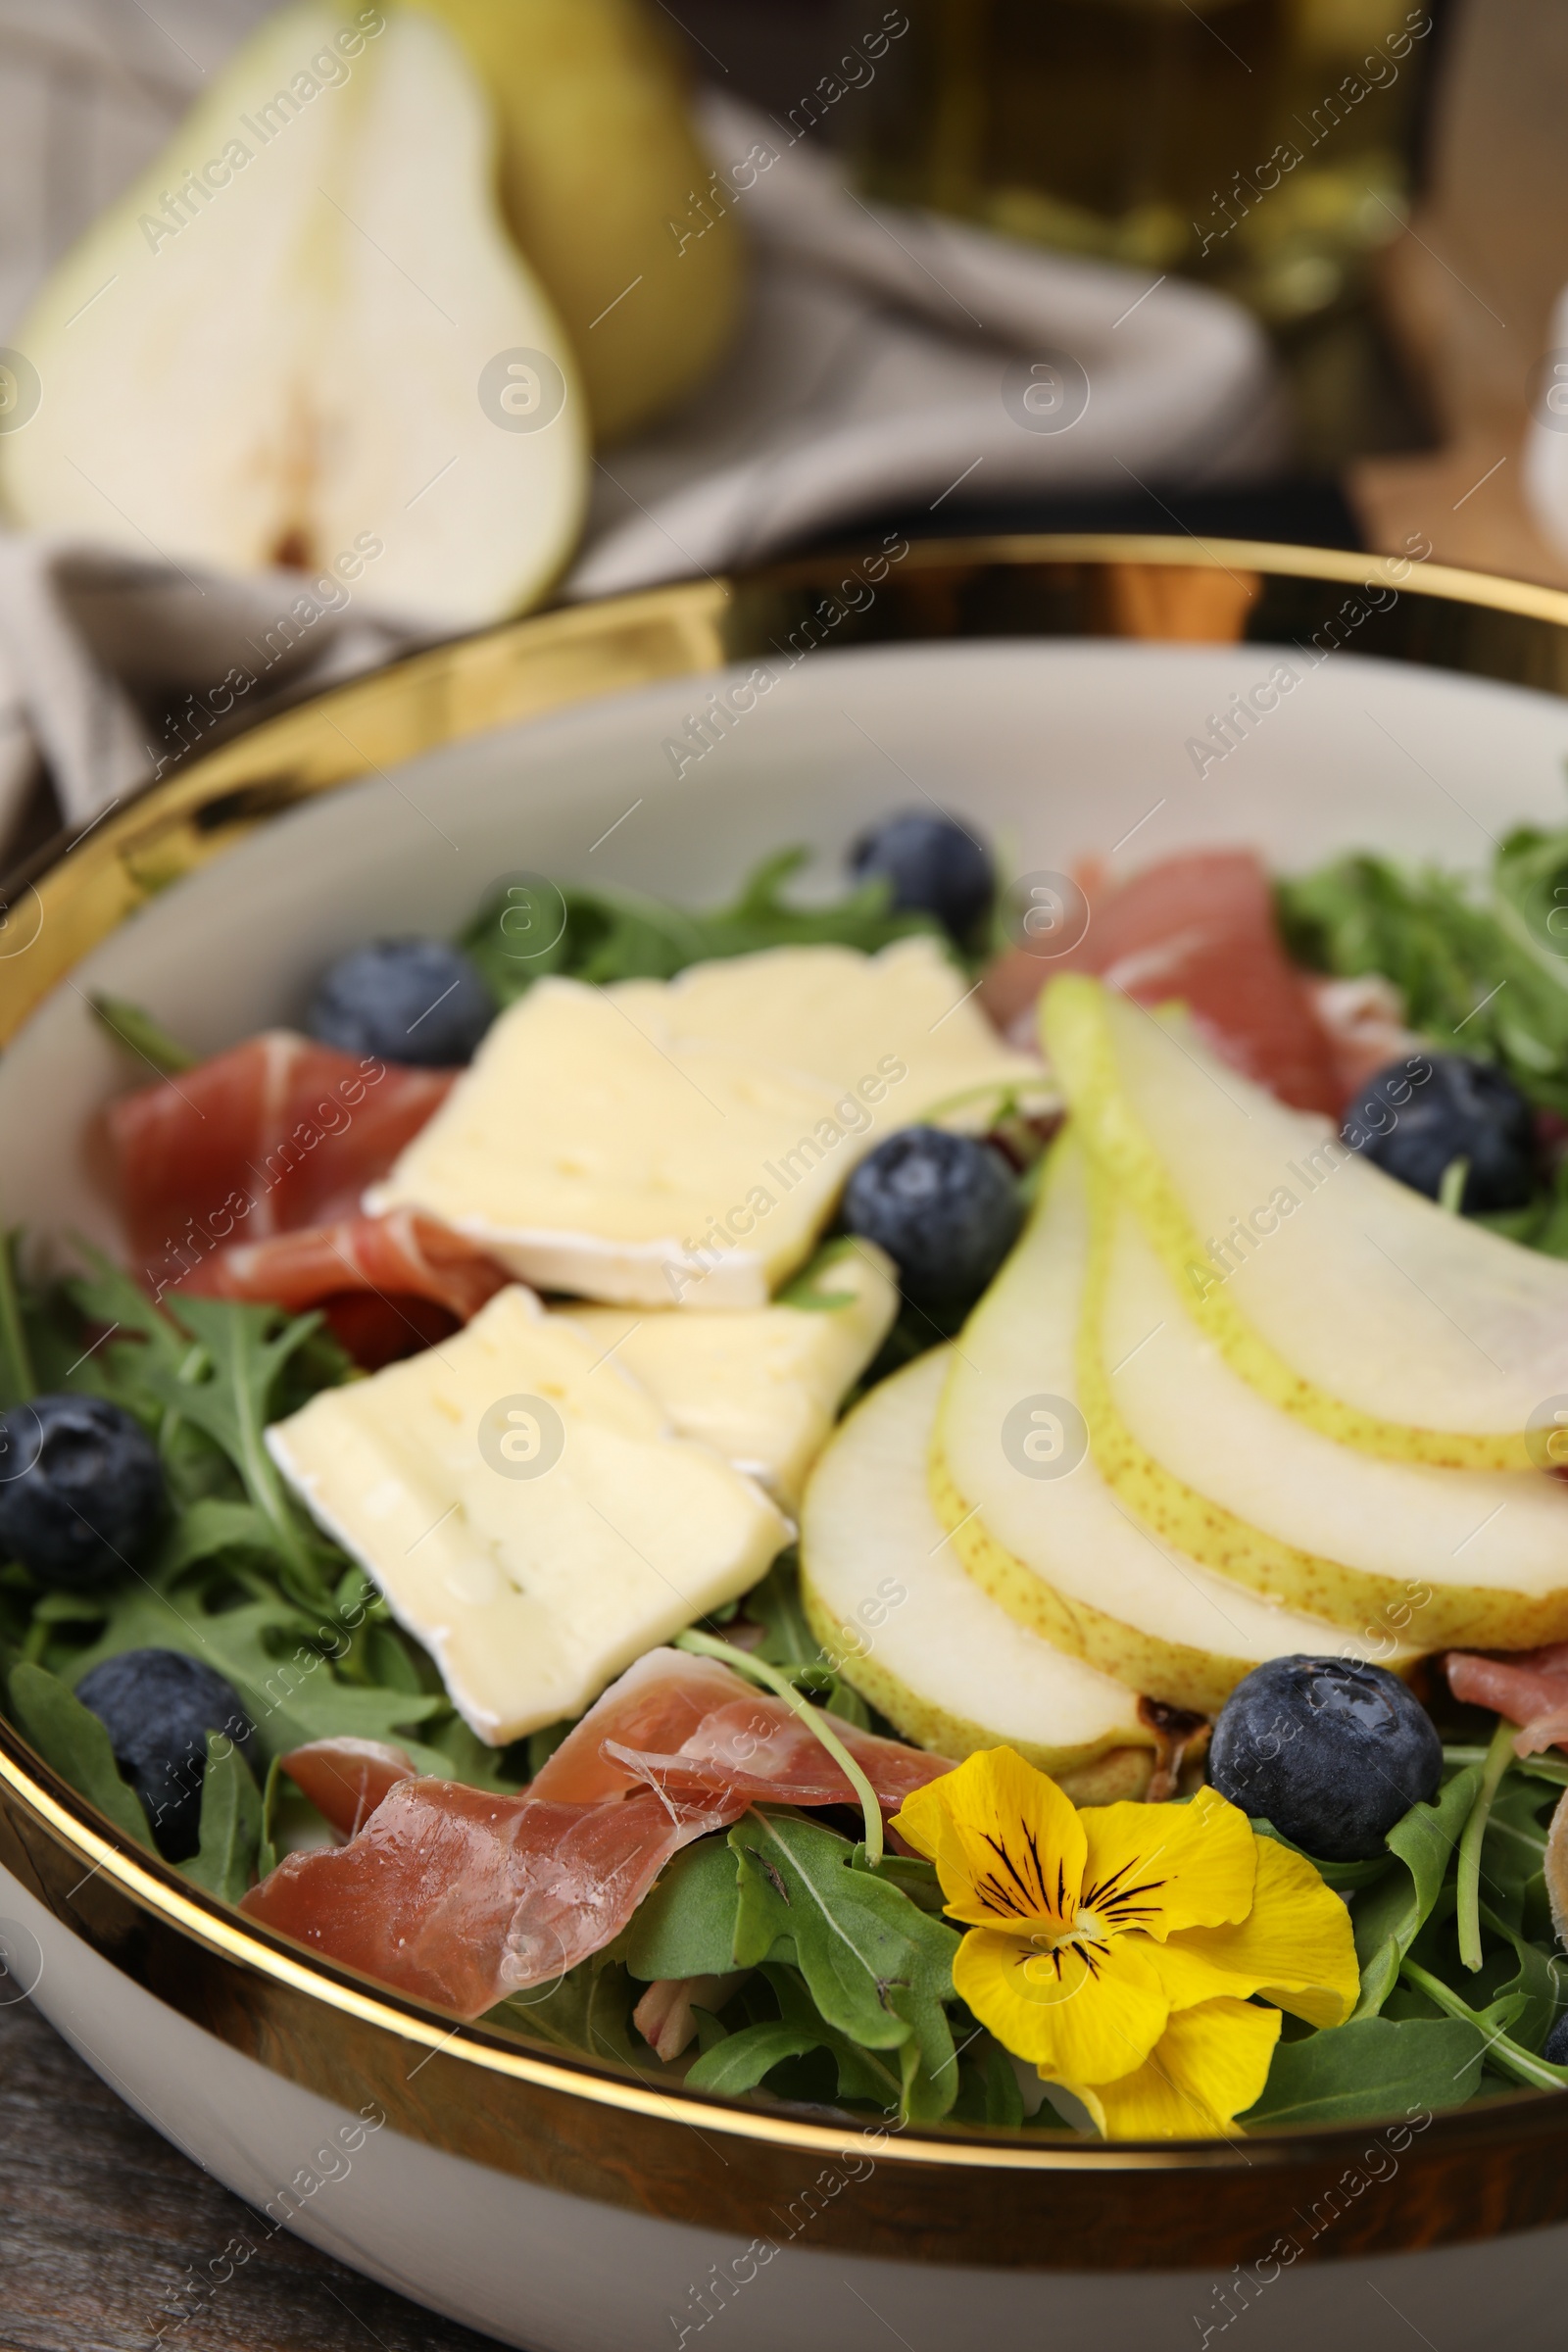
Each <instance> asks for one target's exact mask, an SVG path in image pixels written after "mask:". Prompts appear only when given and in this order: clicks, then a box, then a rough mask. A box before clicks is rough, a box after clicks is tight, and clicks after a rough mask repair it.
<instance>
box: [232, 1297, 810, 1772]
mask: <svg viewBox="0 0 1568 2352" xmlns="http://www.w3.org/2000/svg"><path fill="white" fill-rule="evenodd" d="M267 1442H268V1446H269V1447H270V1451H271V1454H272V1457H273V1459H274V1460H275V1461H276V1463H277V1465H278V1467H279V1469H280V1470H281V1471H282V1472H283V1475H284V1476H285V1478H287V1480H288V1481H289V1483H290V1485H291V1486H292V1487H293V1488H294V1489H295V1490H296V1492H297V1493H298V1494H299V1495H300V1496H301V1498H302V1500H303V1501H304V1502H305V1503H306V1505H307V1507H308V1508H309V1509H310V1510H311V1511H313V1512H314V1513H315V1515H316V1517H317V1518H318V1519H319V1521H320V1523H321V1525H322V1526H323V1527H324V1528H325V1529H326V1530H327V1532H328V1534H330V1535H333V1536H335V1537H336V1538H337V1540H338V1542H339V1543H340V1544H343V1546H344V1548H345V1549H346V1550H347V1551H349V1552H350V1553H351V1554H352V1555H353V1557H354V1558H355V1559H357V1560H359V1561H360V1562H361V1564H362V1565H363V1566H364V1567H365V1568H367V1569H368V1571H369V1573H370V1575H371V1576H373V1577H374V1579H375V1581H376V1583H377V1584H378V1585H379V1587H380V1588H381V1591H382V1592H383V1593H385V1595H386V1598H387V1600H388V1602H389V1603H390V1605H391V1608H392V1611H393V1614H394V1615H395V1616H396V1617H397V1618H398V1620H399V1622H400V1623H401V1624H403V1625H405V1626H407V1628H408V1630H409V1631H410V1633H412V1634H414V1635H415V1636H416V1637H417V1640H419V1641H420V1642H423V1643H424V1644H425V1646H426V1648H427V1649H429V1651H430V1652H431V1654H432V1656H433V1657H434V1658H435V1661H436V1663H437V1665H438V1666H439V1667H440V1669H441V1673H442V1677H443V1679H444V1681H445V1683H446V1686H447V1690H448V1691H449V1693H450V1694H451V1698H452V1702H453V1704H454V1706H456V1707H457V1708H458V1710H459V1711H460V1713H461V1714H462V1715H463V1716H464V1718H465V1720H466V1722H467V1723H468V1724H469V1725H470V1727H471V1728H472V1729H473V1731H475V1732H476V1733H477V1734H478V1736H479V1738H480V1739H481V1740H489V1741H490V1742H491V1743H492V1744H494V1745H503V1744H504V1743H505V1742H506V1741H507V1740H515V1739H518V1738H520V1737H521V1735H522V1734H523V1733H524V1732H530V1731H537V1730H538V1729H539V1728H540V1727H541V1726H542V1725H544V1724H548V1723H557V1722H559V1721H560V1719H561V1718H562V1716H564V1715H576V1714H580V1713H581V1711H582V1709H583V1708H584V1707H586V1706H587V1705H589V1703H590V1702H591V1701H592V1700H593V1699H595V1698H597V1697H598V1695H599V1693H600V1691H602V1690H604V1688H605V1687H606V1685H607V1684H608V1683H611V1682H613V1680H614V1678H615V1676H616V1675H617V1674H619V1673H620V1672H621V1671H622V1669H623V1668H625V1667H627V1666H629V1665H630V1664H631V1662H632V1660H633V1659H634V1658H638V1657H641V1655H642V1654H643V1652H644V1650H647V1649H652V1648H654V1647H656V1646H657V1645H658V1643H659V1642H664V1641H667V1640H668V1638H669V1636H670V1635H671V1634H672V1633H675V1632H677V1631H678V1630H679V1629H680V1627H681V1626H683V1625H689V1624H690V1623H691V1622H692V1620H693V1618H694V1617H701V1616H702V1615H704V1614H705V1613H706V1611H708V1610H709V1609H711V1608H715V1607H717V1606H718V1605H719V1604H720V1603H721V1602H723V1601H725V1600H733V1599H735V1598H736V1596H737V1595H738V1594H740V1593H744V1592H745V1591H746V1590H747V1589H748V1587H750V1586H752V1585H754V1584H756V1582H757V1581H758V1579H759V1577H760V1576H762V1575H764V1574H765V1573H766V1570H767V1567H768V1565H769V1563H770V1561H771V1560H772V1559H773V1558H774V1556H775V1555H776V1554H777V1552H778V1551H779V1550H780V1549H781V1547H782V1546H783V1545H784V1544H786V1543H787V1542H788V1540H789V1533H790V1531H789V1527H788V1524H787V1522H786V1521H785V1520H783V1519H782V1518H781V1517H780V1515H779V1513H778V1511H777V1510H776V1509H775V1507H774V1505H773V1504H772V1503H771V1502H770V1501H768V1499H767V1497H766V1496H765V1495H763V1494H762V1492H761V1490H760V1488H759V1487H757V1486H754V1485H753V1483H752V1481H751V1480H750V1479H748V1478H743V1477H742V1476H741V1475H740V1473H739V1472H738V1471H736V1470H732V1469H731V1468H730V1466H729V1464H728V1463H727V1462H721V1461H720V1460H719V1459H718V1457H717V1456H716V1454H712V1453H711V1452H710V1451H709V1450H708V1448H707V1446H694V1445H693V1444H692V1443H691V1441H690V1440H689V1439H687V1438H682V1437H678V1436H676V1435H675V1434H674V1432H673V1431H672V1430H671V1429H670V1428H669V1426H668V1424H667V1422H666V1420H665V1418H664V1416H663V1414H662V1412H661V1410H660V1408H659V1406H658V1405H657V1404H656V1403H655V1402H654V1400H653V1398H652V1397H649V1396H648V1394H647V1393H646V1391H645V1390H643V1389H641V1388H639V1387H638V1385H637V1384H636V1383H635V1382H634V1381H633V1380H631V1379H630V1378H629V1377H628V1375H627V1374H625V1373H624V1372H620V1371H618V1370H617V1369H616V1367H615V1366H614V1364H613V1363H605V1362H603V1361H602V1360H601V1355H600V1350H599V1349H598V1348H596V1347H595V1346H594V1345H593V1343H592V1342H591V1341H590V1340H589V1339H588V1338H587V1337H586V1336H585V1335H584V1334H583V1333H582V1332H580V1331H575V1330H573V1328H572V1326H571V1324H570V1323H569V1322H568V1321H567V1320H566V1319H565V1318H564V1316H559V1315H550V1314H546V1313H545V1311H544V1309H543V1308H542V1307H541V1306H540V1304H539V1301H538V1300H537V1299H535V1298H534V1297H533V1295H532V1294H531V1292H528V1291H525V1290H522V1289H520V1288H515V1289H510V1290H505V1291H498V1292H497V1294H496V1296H495V1298H494V1299H491V1301H490V1303H489V1305H488V1306H486V1307H484V1308H482V1309H481V1311H480V1312H479V1313H478V1314H477V1315H475V1317H474V1319H473V1321H472V1322H471V1323H470V1324H469V1325H468V1326H467V1328H466V1330H464V1331H460V1332H458V1333H457V1334H455V1336H454V1337H453V1338H451V1339H449V1340H443V1341H442V1343H441V1345H440V1347H439V1348H429V1349H428V1350H427V1351H426V1352H425V1353H424V1354H423V1355H415V1356H410V1357H408V1358H407V1359H406V1360H405V1361H404V1362H402V1363H397V1364H389V1365H388V1366H387V1368H386V1369H385V1371H383V1372H377V1373H375V1374H374V1375H373V1376H372V1377H371V1378H370V1379H368V1380H356V1381H351V1382H350V1383H349V1384H348V1386H347V1387H346V1388H341V1389H323V1390H322V1391H321V1392H320V1394H319V1396H317V1397H312V1399H311V1401H310V1403H309V1404H307V1405H305V1406H304V1407H303V1409H302V1410H301V1411H299V1412H297V1413H294V1414H292V1415H291V1416H290V1417H289V1419H287V1420H286V1421H280V1422H277V1423H275V1424H274V1425H273V1426H272V1427H271V1428H270V1429H269V1431H268V1433H267Z"/></svg>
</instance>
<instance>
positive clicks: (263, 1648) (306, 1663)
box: [70, 1584, 458, 1778]
mask: <svg viewBox="0 0 1568 2352" xmlns="http://www.w3.org/2000/svg"><path fill="white" fill-rule="evenodd" d="M317 1631H318V1620H317V1619H316V1618H314V1617H306V1616H302V1615H301V1613H300V1611H299V1610H298V1609H297V1608H295V1607H294V1606H293V1604H292V1603H291V1602H289V1601H287V1600H284V1599H281V1598H278V1599H264V1600H252V1601H242V1602H241V1603H240V1604H239V1605H238V1606H237V1607H232V1608H209V1607H208V1606H206V1605H205V1596H203V1595H201V1594H198V1593H189V1592H184V1593H181V1594H180V1596H179V1600H178V1601H177V1602H176V1601H175V1600H174V1599H172V1597H171V1596H170V1595H168V1594H167V1593H160V1592H158V1591H157V1590H155V1589H154V1587H153V1586H152V1585H150V1584H138V1585H134V1586H132V1587H130V1588H129V1589H128V1590H126V1591H124V1592H123V1593H119V1594H118V1595H117V1596H116V1597H115V1600H114V1602H113V1605H112V1607H111V1609H110V1612H109V1616H108V1619H107V1622H106V1624H105V1627H104V1631H103V1633H102V1634H101V1635H100V1636H99V1638H98V1640H97V1641H96V1642H94V1643H93V1644H92V1646H91V1647H90V1648H89V1649H87V1650H86V1651H84V1652H77V1653H76V1655H75V1657H74V1658H73V1661H72V1663H71V1666H70V1674H71V1679H72V1681H73V1683H75V1682H79V1681H80V1679H81V1677H82V1676H83V1675H84V1674H86V1673H87V1672H88V1670H89V1669H90V1668H91V1667H93V1666H96V1665H97V1664H98V1663H99V1661H100V1660H101V1659H103V1658H107V1657H114V1656H115V1655H117V1653H118V1652H119V1651H121V1650H123V1649H177V1650H181V1651H183V1652H184V1654H185V1655H186V1656H187V1657H193V1658H200V1659H202V1660H203V1662H204V1663H205V1664H207V1665H209V1666H211V1667H213V1668H215V1669H216V1671H217V1672H218V1673H219V1674H221V1675H222V1676H223V1677H224V1679H225V1680H226V1681H228V1682H230V1683H232V1684H233V1686H234V1689H235V1691H237V1692H238V1694H239V1697H240V1699H241V1701H242V1703H243V1704H244V1707H245V1710H246V1713H247V1714H248V1715H249V1716H250V1719H251V1721H252V1723H253V1724H254V1725H255V1727H256V1732H257V1737H258V1739H259V1740H260V1741H261V1744H262V1750H263V1753H264V1754H265V1755H266V1756H268V1757H269V1758H270V1757H272V1756H275V1755H280V1754H285V1753H286V1752H287V1751H288V1749H289V1748H291V1747H301V1746H303V1745H304V1743H305V1742H306V1741H307V1740H329V1739H331V1738H333V1737H334V1736H335V1735H337V1734H339V1733H347V1734H352V1735H354V1736H356V1737H358V1738H360V1739H362V1740H398V1739H399V1738H400V1735H401V1734H402V1732H403V1731H404V1728H405V1727H406V1726H409V1725H414V1724H420V1723H427V1722H428V1721H429V1720H430V1718H431V1717H432V1716H444V1715H445V1714H446V1713H447V1712H448V1706H449V1702H448V1701H447V1699H446V1698H444V1697H441V1696H436V1695H429V1696H420V1697H413V1696H410V1695H409V1694H408V1693H407V1692H404V1691H383V1690H373V1689H355V1688H353V1687H351V1686H350V1685H347V1684H345V1683H342V1682H339V1681H337V1680H335V1679H334V1676H333V1673H332V1668H331V1664H330V1661H329V1660H328V1659H327V1658H326V1657H325V1656H324V1655H323V1654H322V1652H321V1651H320V1650H319V1648H317V1647H315V1646H314V1638H315V1636H316V1634H317ZM285 1645H286V1647H285ZM280 1652H281V1654H280ZM402 1744H403V1745H405V1746H407V1745H408V1744H409V1743H408V1741H407V1740H403V1741H402ZM411 1753H412V1750H411ZM414 1760H415V1761H416V1762H420V1760H421V1759H420V1758H419V1757H417V1756H416V1757H415V1759H414ZM426 1768H427V1769H430V1770H434V1771H436V1772H443V1771H444V1772H445V1773H446V1774H447V1776H448V1777H449V1778H456V1777H458V1776H457V1775H456V1774H455V1773H454V1772H453V1769H452V1767H451V1765H450V1764H445V1763H443V1762H441V1761H437V1762H436V1763H434V1764H433V1765H430V1766H427V1767H426Z"/></svg>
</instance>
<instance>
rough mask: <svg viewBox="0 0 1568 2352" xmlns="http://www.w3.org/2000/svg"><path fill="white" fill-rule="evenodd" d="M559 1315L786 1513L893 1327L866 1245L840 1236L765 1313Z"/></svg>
mask: <svg viewBox="0 0 1568 2352" xmlns="http://www.w3.org/2000/svg"><path fill="white" fill-rule="evenodd" d="M562 1311H563V1313H564V1315H565V1316H566V1317H567V1318H568V1319H569V1320H570V1321H571V1322H572V1323H573V1324H575V1326H576V1327H577V1329H578V1330H579V1331H583V1332H586V1333H587V1335H588V1337H589V1338H590V1339H591V1340H592V1341H593V1342H594V1343H595V1345H596V1346H597V1347H599V1348H603V1350H604V1353H605V1356H606V1358H607V1359H608V1358H609V1357H611V1356H613V1358H614V1360H615V1362H616V1363H617V1364H620V1365H621V1366H623V1368H624V1369H625V1370H626V1371H628V1372H629V1373H630V1374H631V1375H632V1377H633V1379H634V1380H639V1381H641V1383H642V1385H643V1387H644V1388H645V1389H646V1390H647V1391H648V1393H649V1395H650V1396H651V1397H654V1398H655V1400H656V1401H657V1402H658V1403H659V1404H660V1405H661V1406H662V1409H663V1411H664V1412H665V1413H666V1414H667V1415H668V1418H669V1424H670V1427H671V1428H672V1429H675V1430H678V1431H679V1432H680V1435H681V1436H682V1437H683V1438H696V1439H698V1440H699V1441H700V1442H701V1444H703V1445H705V1446H711V1448H712V1450H713V1452H714V1453H717V1454H721V1455H722V1456H723V1458H724V1460H725V1461H727V1462H732V1463H733V1464H734V1466H735V1468H736V1469H737V1470H743V1471H745V1472H746V1473H747V1475H748V1476H749V1477H752V1478H755V1479H756V1480H757V1481H758V1482H759V1484H760V1485H761V1486H763V1487H765V1488H766V1489H767V1491H768V1493H769V1494H770V1495H774V1496H776V1497H777V1499H778V1500H779V1501H780V1502H781V1503H782V1504H783V1505H784V1507H785V1509H786V1510H791V1511H792V1510H794V1509H795V1508H796V1506H797V1505H798V1503H799V1501H800V1498H801V1490H802V1488H803V1487H804V1485H805V1483H806V1474H807V1472H808V1471H809V1469H810V1467H811V1464H812V1463H813V1462H814V1461H815V1460H816V1457H817V1455H818V1454H819V1453H820V1452H821V1450H822V1448H823V1446H825V1445H826V1444H827V1441H828V1439H829V1437H830V1436H831V1434H832V1430H833V1424H834V1422H835V1420H836V1419H837V1417H838V1409H839V1406H840V1405H841V1404H842V1403H843V1401H844V1397H845V1395H846V1393H847V1391H848V1390H849V1389H850V1388H851V1387H852V1386H853V1385H854V1383H855V1382H856V1381H857V1380H858V1378H859V1376H860V1374H861V1373H862V1372H863V1371H864V1370H865V1367H866V1365H867V1364H868V1363H869V1362H870V1361H871V1358H872V1356H874V1355H875V1353H876V1351H877V1349H878V1348H880V1347H881V1345H882V1343H883V1341H884V1340H885V1339H886V1338H887V1336H888V1333H889V1331H890V1330H891V1329H892V1327H893V1320H894V1317H895V1316H896V1315H897V1313H898V1311H899V1284H898V1276H897V1275H896V1273H895V1272H894V1268H893V1262H892V1260H891V1258H889V1257H888V1256H886V1255H885V1253H884V1252H883V1251H882V1250H879V1249H878V1248H877V1246H876V1244H875V1243H874V1242H863V1241H859V1240H858V1239H856V1238H855V1237H853V1236H849V1235H846V1236H845V1237H844V1238H843V1239H841V1240H840V1241H837V1242H830V1243H829V1244H828V1245H827V1247H826V1249H824V1250H820V1251H819V1252H818V1253H817V1255H816V1257H815V1258H814V1259H813V1260H812V1262H811V1264H810V1265H809V1267H808V1268H807V1270H806V1272H805V1273H804V1274H803V1275H802V1276H801V1277H800V1279H799V1280H798V1281H797V1282H794V1283H792V1284H791V1285H790V1288H789V1290H788V1291H787V1292H786V1293H785V1294H784V1296H783V1297H782V1298H780V1299H775V1300H774V1301H773V1303H772V1305H771V1306H758V1307H752V1308H750V1309H747V1308H745V1307H741V1308H737V1309H735V1310H734V1311H733V1312H731V1313H729V1314H724V1313H712V1312H708V1313H704V1312H703V1311H701V1310H695V1311H694V1312H692V1313H690V1314H685V1315H682V1314H676V1313H675V1312H673V1311H672V1310H671V1309H669V1308H664V1309H662V1310H661V1309H657V1308H656V1309H654V1310H653V1311H652V1312H644V1313H637V1312H635V1311H633V1310H630V1309H628V1308H626V1307H621V1306H572V1307H567V1308H564V1309H563V1310H562Z"/></svg>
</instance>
